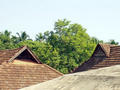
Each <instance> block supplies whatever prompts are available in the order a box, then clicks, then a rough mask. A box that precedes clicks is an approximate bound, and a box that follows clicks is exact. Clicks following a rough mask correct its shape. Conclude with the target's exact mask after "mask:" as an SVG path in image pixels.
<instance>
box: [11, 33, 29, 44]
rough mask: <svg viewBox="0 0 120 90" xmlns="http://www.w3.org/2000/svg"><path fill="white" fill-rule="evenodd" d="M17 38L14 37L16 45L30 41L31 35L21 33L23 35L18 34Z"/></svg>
mask: <svg viewBox="0 0 120 90" xmlns="http://www.w3.org/2000/svg"><path fill="white" fill-rule="evenodd" d="M16 34H17V36H12V41H13V42H14V43H19V42H21V41H25V40H28V39H29V35H28V34H27V33H26V32H25V31H24V32H21V33H18V32H17V33H16Z"/></svg>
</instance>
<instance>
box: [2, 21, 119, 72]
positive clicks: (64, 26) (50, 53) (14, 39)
mask: <svg viewBox="0 0 120 90" xmlns="http://www.w3.org/2000/svg"><path fill="white" fill-rule="evenodd" d="M35 38H36V40H35V41H33V40H31V39H30V37H29V35H28V34H27V33H26V32H21V33H16V36H14V35H11V32H9V31H8V30H5V31H4V32H0V49H12V48H18V47H21V46H23V45H27V46H28V47H29V48H30V49H31V50H32V51H33V52H34V53H35V54H36V55H37V56H38V58H39V59H40V61H41V62H42V63H45V64H48V65H50V66H51V67H53V68H55V69H57V70H59V71H60V72H62V73H69V72H72V70H74V69H75V68H76V67H78V66H79V65H80V64H82V63H83V62H85V61H86V60H88V58H89V57H90V56H91V54H92V53H93V51H94V48H95V46H96V45H97V44H98V43H105V42H103V41H102V40H98V39H97V38H95V37H90V36H89V35H88V34H87V33H86V29H85V28H83V27H82V26H81V25H80V24H77V23H75V24H71V22H70V21H68V20H66V19H63V20H58V21H57V22H55V25H54V30H53V31H46V32H44V33H43V34H42V33H38V34H37V35H36V37H35ZM108 43H110V44H118V42H115V41H114V40H111V41H109V42H108Z"/></svg>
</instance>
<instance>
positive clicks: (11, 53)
mask: <svg viewBox="0 0 120 90" xmlns="http://www.w3.org/2000/svg"><path fill="white" fill-rule="evenodd" d="M25 50H27V51H28V52H29V53H30V54H31V55H32V56H33V58H34V59H35V60H36V61H37V62H38V63H41V62H40V60H39V59H38V58H37V57H36V56H35V55H34V54H33V53H32V51H31V50H30V49H29V48H28V47H27V46H23V47H20V48H17V49H11V50H10V49H7V50H0V64H2V63H3V62H11V61H12V60H14V59H15V58H16V57H17V56H19V55H20V54H21V53H22V52H23V51H25Z"/></svg>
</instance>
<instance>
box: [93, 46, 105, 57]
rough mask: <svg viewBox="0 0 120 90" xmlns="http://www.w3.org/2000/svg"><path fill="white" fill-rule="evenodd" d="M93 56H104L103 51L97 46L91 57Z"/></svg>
mask: <svg viewBox="0 0 120 90" xmlns="http://www.w3.org/2000/svg"><path fill="white" fill-rule="evenodd" d="M94 56H105V52H104V51H103V49H102V48H101V47H100V46H98V47H97V48H96V50H95V51H94V54H93V57H94Z"/></svg>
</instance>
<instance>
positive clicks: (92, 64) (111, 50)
mask: <svg viewBox="0 0 120 90" xmlns="http://www.w3.org/2000/svg"><path fill="white" fill-rule="evenodd" d="M100 47H101V48H100ZM104 54H105V55H104ZM117 64H120V46H119V45H109V44H98V45H97V47H96V49H95V51H94V53H93V55H92V57H91V58H90V59H89V60H88V61H86V62H85V63H83V64H82V65H80V66H79V67H78V68H76V69H75V70H74V71H73V72H79V71H84V70H89V69H97V68H102V67H108V66H112V65H117Z"/></svg>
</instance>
